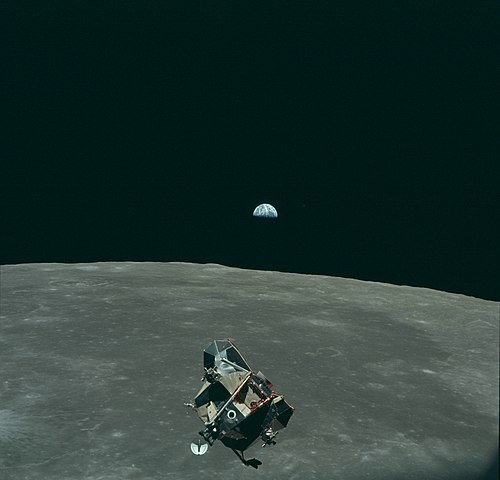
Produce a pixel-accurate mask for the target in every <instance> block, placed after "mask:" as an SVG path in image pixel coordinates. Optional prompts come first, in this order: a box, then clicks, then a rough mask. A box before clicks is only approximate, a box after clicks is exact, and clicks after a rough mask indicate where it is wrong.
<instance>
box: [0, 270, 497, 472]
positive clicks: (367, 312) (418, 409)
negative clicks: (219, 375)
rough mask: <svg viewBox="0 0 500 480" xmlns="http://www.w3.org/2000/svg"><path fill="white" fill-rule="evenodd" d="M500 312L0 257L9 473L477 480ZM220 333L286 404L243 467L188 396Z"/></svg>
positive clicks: (1, 463) (381, 295) (1, 375)
mask: <svg viewBox="0 0 500 480" xmlns="http://www.w3.org/2000/svg"><path fill="white" fill-rule="evenodd" d="M499 312H500V304H499V303H496V302H491V301H485V300H480V299H477V298H472V297H467V296H464V295H457V294H450V293H444V292H438V291H434V290H428V289H423V288H415V287H405V286H394V285H388V284H381V283H374V282H365V281H359V280H351V279H345V278H336V277H326V276H315V275H303V274H290V273H280V272H271V271H257V270H241V269H237V268H229V267H224V266H220V265H214V264H188V263H93V264H23V265H6V266H2V267H1V311H0V314H1V316H0V478H1V479H2V480H14V479H24V480H41V479H47V480H82V479H84V480H114V479H116V480H128V479H141V480H160V479H162V480H163V479H168V478H172V479H193V480H194V479H196V480H199V479H202V478H203V479H213V478H220V479H235V478H237V479H238V480H245V479H258V478H262V479H264V478H265V479H306V480H307V479H342V480H351V479H352V480H359V479H375V480H382V479H383V480H392V479H394V480H395V479H443V480H445V479H446V480H447V479H456V478H457V479H464V480H465V479H474V478H481V475H482V474H483V473H484V472H485V471H486V469H487V468H488V465H489V464H490V463H491V461H492V459H493V458H494V456H495V455H496V452H497V448H498V353H499V343H498V334H499ZM224 338H231V339H233V340H234V342H235V344H236V345H237V346H238V348H239V349H240V351H241V352H242V354H243V356H244V357H245V359H246V360H247V362H248V363H249V365H250V367H251V368H252V369H253V370H255V371H258V370H262V372H263V373H264V374H265V375H266V376H267V377H268V378H269V380H270V381H271V382H273V384H274V388H275V389H276V390H277V391H278V392H279V393H283V394H284V395H285V397H286V399H287V401H288V402H290V403H291V404H292V405H293V406H294V407H295V414H294V415H293V417H292V419H291V420H290V423H289V425H288V428H286V429H284V430H282V431H280V433H279V435H278V437H277V444H276V445H274V446H269V447H266V448H261V447H260V445H257V446H253V447H252V448H251V449H250V450H248V451H247V452H246V453H247V454H246V456H247V458H252V457H256V458H258V459H259V460H260V461H262V462H263V465H262V466H260V468H259V469H258V470H254V469H252V468H250V467H245V466H244V465H242V464H241V463H240V461H239V460H238V458H237V457H236V456H235V455H234V454H233V452H231V450H229V449H227V448H225V447H224V446H223V445H222V444H221V443H220V442H216V443H215V445H214V446H213V447H211V448H210V449H209V451H208V452H207V453H206V454H205V455H204V456H196V455H193V454H192V453H191V450H190V443H191V442H192V441H193V440H196V439H198V438H201V437H199V436H198V431H199V430H201V429H202V427H203V423H202V422H200V420H199V418H198V417H197V416H196V414H195V413H194V412H192V411H191V410H190V409H189V408H186V407H185V406H184V405H183V402H188V401H190V400H192V399H193V398H194V395H195V394H196V392H197V391H198V389H199V387H200V378H201V377H202V374H203V370H202V351H203V349H204V348H205V347H206V346H207V345H208V344H209V343H210V342H211V341H212V340H214V339H224Z"/></svg>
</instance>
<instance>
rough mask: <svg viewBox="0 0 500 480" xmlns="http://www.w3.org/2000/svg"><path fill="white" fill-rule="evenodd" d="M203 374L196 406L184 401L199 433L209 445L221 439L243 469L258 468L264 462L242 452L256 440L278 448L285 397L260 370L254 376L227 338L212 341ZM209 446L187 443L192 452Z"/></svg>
mask: <svg viewBox="0 0 500 480" xmlns="http://www.w3.org/2000/svg"><path fill="white" fill-rule="evenodd" d="M203 367H204V370H205V373H204V375H203V378H202V379H201V380H202V382H203V384H202V386H201V388H200V390H199V392H198V394H197V395H196V397H195V399H194V402H192V403H186V405H187V406H190V407H191V408H192V409H193V410H194V411H196V413H197V414H198V416H199V417H200V419H201V420H203V422H204V423H205V428H204V429H203V430H201V431H200V432H199V434H200V435H201V436H202V437H203V438H204V439H205V440H206V442H208V445H210V446H212V445H213V444H214V442H215V441H216V440H220V441H221V442H222V443H223V444H224V445H225V446H226V447H228V448H230V449H231V450H233V452H234V453H235V454H236V455H237V456H238V457H239V459H240V460H241V461H242V462H243V464H244V465H247V466H252V467H254V468H258V466H259V465H261V464H262V462H260V461H259V460H257V459H255V458H252V459H251V460H245V457H244V454H243V452H244V451H245V450H246V449H247V448H248V447H250V446H251V445H253V444H254V443H256V442H258V441H259V439H260V440H261V441H262V446H263V447H265V446H266V445H274V444H276V440H275V437H276V435H277V433H278V430H281V429H282V428H285V427H286V426H287V424H288V422H289V420H290V417H291V416H292V415H293V412H294V408H293V407H292V406H291V405H289V404H288V403H287V402H286V401H285V399H284V397H283V395H280V394H279V393H277V392H275V391H274V390H272V384H271V382H270V381H269V380H268V379H267V378H266V377H265V376H264V375H263V374H262V372H260V371H259V372H258V373H255V372H253V371H252V370H251V369H250V367H249V366H248V364H247V363H246V361H245V360H244V359H243V356H242V355H241V353H240V352H239V350H238V349H237V348H236V346H235V345H234V343H233V342H232V341H231V340H229V339H228V340H214V341H213V342H212V343H211V344H210V345H209V346H208V347H207V348H206V349H205V350H204V351H203ZM208 445H207V444H206V443H205V444H203V445H202V444H201V439H200V440H199V442H198V444H195V443H193V444H191V450H192V451H193V453H195V454H198V455H201V454H203V453H205V452H206V451H207V450H208Z"/></svg>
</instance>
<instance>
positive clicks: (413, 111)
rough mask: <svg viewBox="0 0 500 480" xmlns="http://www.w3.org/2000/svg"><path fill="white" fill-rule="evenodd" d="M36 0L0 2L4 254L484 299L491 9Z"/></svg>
mask: <svg viewBox="0 0 500 480" xmlns="http://www.w3.org/2000/svg"><path fill="white" fill-rule="evenodd" d="M45 3H47V4H46V5H45V4H43V5H42V4H37V2H20V1H16V2H2V7H1V9H2V18H3V19H4V21H6V22H5V23H6V27H5V28H4V29H3V32H4V33H3V35H5V41H4V42H3V43H4V45H5V46H6V48H5V49H4V61H3V65H4V69H3V70H4V72H5V75H4V80H3V85H4V87H6V88H5V92H6V98H7V103H6V109H5V110H4V111H5V112H6V113H5V115H4V118H5V119H6V120H7V123H8V127H7V129H6V134H7V135H6V139H5V140H6V141H5V142H2V143H3V147H2V149H3V154H2V157H3V158H4V162H2V164H3V167H2V192H1V199H2V225H3V227H4V228H3V234H2V248H1V263H23V262H53V261H63V262H89V261H114V260H137V261H144V260H152V261H194V262H216V263H222V264H226V265H233V266H241V267H246V268H266V269H267V268H269V269H278V270H283V271H295V272H303V273H323V274H328V275H336V276H346V277H354V278H360V279H367V280H375V281H384V282H391V283H401V284H409V285H416V286H425V287H430V288H437V289H440V290H446V291H452V292H457V293H466V294H470V295H474V296H479V297H482V298H490V299H498V298H499V295H498V285H499V283H498V267H499V255H498V244H499V240H500V239H499V236H498V227H497V223H499V218H498V217H499V215H498V205H499V204H500V198H499V193H498V192H499V189H498V167H497V165H498V161H499V156H498V152H499V149H498V146H499V145H498V127H499V124H498V119H497V117H498V108H497V107H498V104H496V95H498V93H499V92H498V86H497V85H498V83H499V82H498V72H497V69H498V58H500V55H499V54H500V51H499V50H500V49H499V37H498V34H497V31H498V30H499V29H498V21H497V20H496V19H497V18H498V13H499V12H498V4H496V2H482V1H475V2H460V1H458V2H425V1H424V2H422V1H418V2H417V1H403V2H401V1H399V2H395V1H394V2H389V1H386V2H368V1H362V2H352V1H344V2H338V1H329V2H326V1H315V2H295V1H280V2H260V3H259V2H257V3H256V2H241V1H240V2H234V1H232V2H210V1H207V2H203V1H197V2H188V1H179V2H168V1H166V2H160V1H156V2H155V1H140V2H89V1H73V2H71V1H69V2H68V1H66V2H45ZM374 3H376V4H377V5H374ZM263 202H267V203H272V204H273V205H274V206H275V207H276V208H277V209H278V211H279V213H280V218H279V219H278V221H277V222H265V221H258V220H256V219H254V218H253V217H252V216H251V213H252V211H253V209H254V207H255V206H256V205H258V204H259V203H263ZM495 280H496V282H495Z"/></svg>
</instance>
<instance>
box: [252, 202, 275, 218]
mask: <svg viewBox="0 0 500 480" xmlns="http://www.w3.org/2000/svg"><path fill="white" fill-rule="evenodd" d="M253 216H254V217H267V218H278V211H277V210H276V209H275V208H274V207H273V206H272V205H270V204H269V203H262V204H260V205H259V206H258V207H256V208H255V210H254V211H253Z"/></svg>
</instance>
